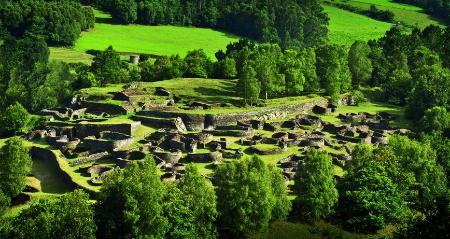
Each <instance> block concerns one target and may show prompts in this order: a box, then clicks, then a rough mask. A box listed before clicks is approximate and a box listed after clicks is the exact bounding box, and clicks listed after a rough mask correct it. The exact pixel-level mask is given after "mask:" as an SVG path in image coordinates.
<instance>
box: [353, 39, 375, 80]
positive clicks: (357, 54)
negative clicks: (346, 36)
mask: <svg viewBox="0 0 450 239" xmlns="http://www.w3.org/2000/svg"><path fill="white" fill-rule="evenodd" d="M369 54H370V47H369V45H367V43H365V42H362V41H355V42H354V43H353V45H352V46H351V47H350V51H349V53H348V66H349V68H350V71H351V73H352V78H353V84H354V85H355V87H356V88H359V86H360V85H361V83H366V82H367V81H368V80H369V79H370V77H371V76H372V61H371V60H370V58H369Z"/></svg>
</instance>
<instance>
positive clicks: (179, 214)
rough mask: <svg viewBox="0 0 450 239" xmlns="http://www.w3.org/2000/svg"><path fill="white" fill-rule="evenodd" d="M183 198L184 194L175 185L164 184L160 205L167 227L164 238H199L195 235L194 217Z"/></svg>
mask: <svg viewBox="0 0 450 239" xmlns="http://www.w3.org/2000/svg"><path fill="white" fill-rule="evenodd" d="M184 198H185V195H184V194H183V193H182V192H181V191H180V189H178V188H177V187H176V186H175V185H172V184H168V185H166V193H165V196H164V203H163V205H162V206H163V213H164V216H165V218H166V219H167V221H168V222H169V227H168V229H167V232H166V235H165V238H174V239H177V238H180V239H181V238H200V237H198V235H196V228H195V224H196V222H195V217H194V215H193V212H192V211H191V210H190V209H189V207H188V205H187V203H186V202H185V201H184Z"/></svg>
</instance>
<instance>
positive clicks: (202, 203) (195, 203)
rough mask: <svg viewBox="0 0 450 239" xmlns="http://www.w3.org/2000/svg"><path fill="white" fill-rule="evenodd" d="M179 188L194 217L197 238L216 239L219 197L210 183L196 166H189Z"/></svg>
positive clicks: (194, 229)
mask: <svg viewBox="0 0 450 239" xmlns="http://www.w3.org/2000/svg"><path fill="white" fill-rule="evenodd" d="M177 186H178V188H179V189H180V192H181V193H182V195H183V196H182V199H183V202H184V203H185V205H186V206H187V208H188V209H189V211H190V213H191V215H192V218H193V221H192V222H191V223H192V227H193V231H194V233H195V234H194V235H195V237H197V238H205V239H210V238H211V239H212V238H216V237H217V229H216V225H215V221H216V218H217V215H218V212H217V205H216V202H217V197H216V194H215V192H214V188H213V187H212V185H211V184H210V182H208V181H207V179H205V178H204V177H203V176H202V175H201V174H200V173H199V171H198V169H197V167H196V166H194V165H188V166H187V167H186V173H185V175H184V177H183V179H182V180H181V182H180V183H179V184H178V185H177ZM169 221H171V220H169Z"/></svg>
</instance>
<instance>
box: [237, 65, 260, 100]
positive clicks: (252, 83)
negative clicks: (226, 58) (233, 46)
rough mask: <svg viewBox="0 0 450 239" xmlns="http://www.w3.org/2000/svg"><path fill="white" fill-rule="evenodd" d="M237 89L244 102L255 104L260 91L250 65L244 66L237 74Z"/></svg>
mask: <svg viewBox="0 0 450 239" xmlns="http://www.w3.org/2000/svg"><path fill="white" fill-rule="evenodd" d="M237 91H238V92H239V93H240V95H241V96H242V98H244V101H245V103H246V104H247V102H248V103H250V105H253V104H256V103H257V102H258V100H259V94H260V91H261V88H260V85H259V82H258V80H257V79H256V72H255V70H254V69H253V67H251V66H245V67H244V68H243V69H242V72H241V74H240V76H239V82H238V84H237Z"/></svg>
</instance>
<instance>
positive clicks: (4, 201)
mask: <svg viewBox="0 0 450 239" xmlns="http://www.w3.org/2000/svg"><path fill="white" fill-rule="evenodd" d="M10 204H11V198H9V197H8V196H7V195H5V194H4V193H3V192H2V191H1V190H0V217H1V216H3V214H4V213H5V212H6V210H7V209H8V208H9V205H10ZM1 223H2V222H1V220H0V224H1ZM0 228H1V226H0ZM0 231H1V229H0ZM0 235H1V232H0Z"/></svg>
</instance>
